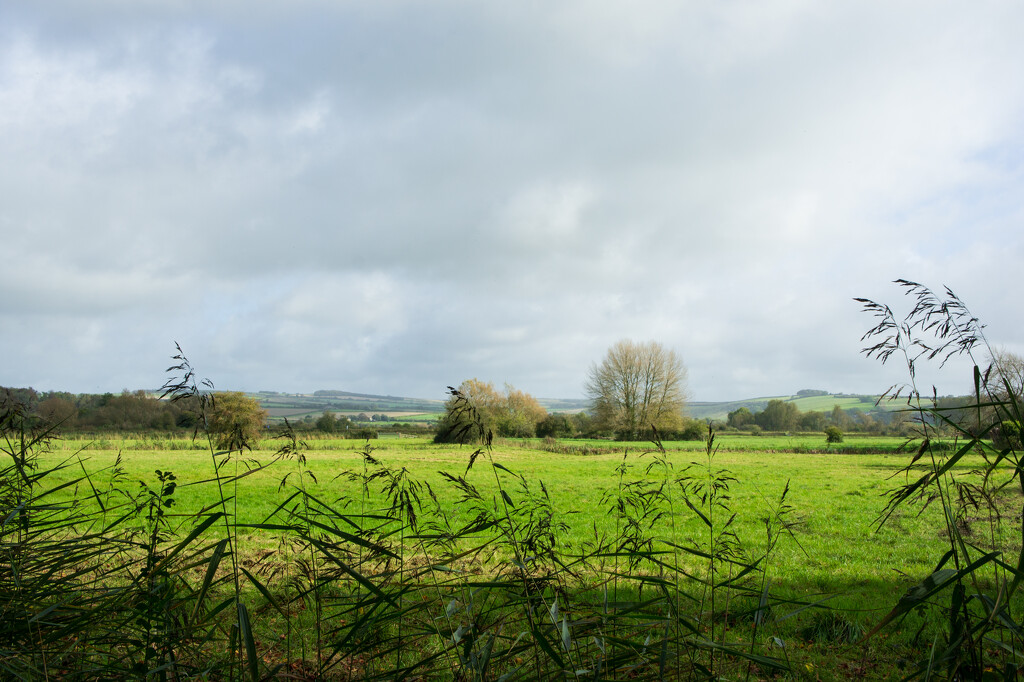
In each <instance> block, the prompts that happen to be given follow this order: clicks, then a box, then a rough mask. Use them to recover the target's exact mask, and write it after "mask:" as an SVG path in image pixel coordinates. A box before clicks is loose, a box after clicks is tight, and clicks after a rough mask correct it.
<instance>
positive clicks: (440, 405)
mask: <svg viewBox="0 0 1024 682" xmlns="http://www.w3.org/2000/svg"><path fill="white" fill-rule="evenodd" d="M802 393H804V395H780V396H765V397H762V398H747V399H744V400H731V401H727V402H691V403H687V405H686V414H687V415H688V416H690V417H693V418H694V419H701V420H706V419H718V420H722V421H724V420H725V419H726V418H727V417H728V415H729V413H730V412H732V411H734V410H738V409H740V408H741V407H745V408H747V409H748V410H750V411H751V412H760V411H761V410H763V409H764V408H765V406H767V405H768V401H769V400H783V401H785V402H790V403H793V404H795V405H796V406H797V407H798V408H799V409H800V411H801V412H811V411H814V410H816V411H819V412H830V411H831V410H832V408H833V407H834V406H835V405H839V407H841V408H842V409H844V410H849V409H853V408H858V409H860V410H863V411H864V412H868V411H870V410H872V409H874V408H875V401H877V400H878V396H877V395H854V394H850V393H825V392H824V391H814V392H813V393H815V395H806V394H807V393H809V392H807V391H805V392H802ZM252 396H253V397H254V398H256V399H258V400H259V401H260V404H261V405H263V408H264V409H265V410H267V412H268V413H269V415H270V418H271V420H280V419H283V418H284V417H287V418H289V419H302V418H304V417H306V416H307V415H308V416H311V417H314V418H315V417H318V416H319V415H321V414H323V412H324V411H325V410H327V411H330V412H335V413H338V414H344V415H357V414H360V413H366V414H368V415H373V414H386V415H388V416H389V417H392V418H397V419H401V420H406V419H408V420H409V421H433V420H434V419H436V418H437V415H439V414H441V413H442V412H444V401H443V400H430V399H426V398H403V397H400V396H392V395H375V394H372V393H353V392H351V391H338V390H321V391H315V392H313V393H275V392H273V391H260V392H259V393H254V394H252ZM537 402H539V403H540V404H541V405H542V406H543V407H544V408H545V409H546V410H548V411H549V412H570V413H576V412H581V411H583V410H586V409H588V408H589V407H590V403H589V401H587V400H585V399H583V398H538V399H537ZM901 406H902V403H900V404H898V405H897V404H894V405H888V404H885V403H883V404H881V405H880V406H879V407H883V408H885V409H895V408H897V407H901Z"/></svg>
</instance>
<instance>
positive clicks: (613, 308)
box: [0, 0, 1024, 401]
mask: <svg viewBox="0 0 1024 682" xmlns="http://www.w3.org/2000/svg"><path fill="white" fill-rule="evenodd" d="M1022 35H1024V4H1021V3H1018V2H1015V1H1006V2H998V1H985V0H980V1H978V2H972V3H933V2H923V1H921V2H917V1H914V2H907V1H903V0H886V2H863V1H862V0H856V1H853V0H839V1H837V2H827V3H823V2H820V1H817V0H806V1H804V0H757V1H753V0H721V1H717V2H680V1H676V0H672V1H664V2H662V1H654V0H639V1H636V2H630V3H622V2H606V1H604V0H565V1H558V2H536V1H533V0H524V1H522V2H461V1H456V0H415V1H414V0H408V1H406V0H389V1H387V2H381V1H380V0H367V1H360V0H352V1H336V0H329V1H328V0H323V1H314V0H297V1H292V2H264V1H262V0H246V1H245V2H242V1H241V0H225V1H223V2H217V3H202V2H184V1H182V2H171V1H169V0H168V1H160V0H152V1H142V2H135V1H131V2H128V1H127V0H96V1H94V2H89V3H81V2H77V1H72V0H55V1H53V2H47V3H38V2H35V1H34V0H33V1H31V2H29V1H25V2H23V1H20V0H13V1H12V0H7V1H5V2H4V3H3V4H2V5H0V239H2V254H3V256H2V262H3V265H2V267H0V355H2V357H3V362H2V363H0V385H6V386H33V387H35V388H36V389H37V390H68V391H72V392H105V391H115V392H116V391H120V390H121V389H123V388H129V389H136V388H154V387H158V386H160V385H161V384H162V383H163V382H164V381H165V379H167V378H168V376H169V375H167V374H165V370H166V369H167V367H168V366H170V365H171V364H173V363H172V362H171V360H170V358H171V356H172V355H173V354H174V353H175V352H176V351H175V343H178V344H180V346H181V348H182V349H183V351H184V352H185V354H186V355H187V357H188V358H189V359H190V361H191V362H192V364H193V366H194V367H195V368H196V371H197V373H198V374H199V375H200V376H204V377H208V378H209V379H210V380H211V381H212V382H213V383H214V384H215V385H216V387H217V388H219V389H232V390H246V391H258V390H272V391H286V392H311V391H315V390H319V389H337V390H348V391H355V392H364V393H376V394H390V395H403V396H409V397H419V398H444V396H445V387H446V386H448V385H458V383H459V382H461V381H463V380H464V379H468V378H471V377H477V378H479V379H482V380H484V381H491V382H494V384H495V385H496V386H499V387H500V386H501V385H503V384H505V383H508V384H511V385H514V386H515V387H516V388H518V389H521V390H524V391H527V392H529V393H532V394H533V395H535V396H537V397H541V398H578V397H583V396H584V393H585V391H584V384H585V381H586V375H587V372H588V370H589V369H590V368H591V366H592V365H593V364H594V363H595V362H600V360H601V359H602V358H603V356H604V354H605V352H606V351H607V349H608V348H609V347H610V346H611V345H612V344H614V343H615V342H617V341H618V340H620V339H625V338H629V339H633V340H636V341H648V340H650V341H656V342H659V343H661V344H662V345H663V346H665V347H667V348H670V349H672V350H674V351H675V352H676V353H677V354H678V355H679V356H680V357H681V358H682V359H683V362H684V364H685V366H686V368H687V370H688V389H689V395H690V397H691V398H692V399H693V400H698V401H725V400H737V399H743V398H750V397H759V396H772V395H786V394H791V393H795V392H796V391H798V390H800V389H805V388H814V389H824V390H828V391H832V392H851V393H879V392H881V391H883V390H885V389H887V388H888V387H889V386H890V385H892V384H893V383H899V382H902V381H906V378H907V377H906V369H905V367H901V366H900V365H899V363H898V362H896V361H892V362H890V363H888V364H886V365H885V366H883V365H881V364H880V363H878V362H877V361H874V360H870V359H867V358H865V357H864V356H863V354H862V353H860V349H861V348H862V347H863V346H864V343H863V342H862V341H861V340H860V338H861V335H862V334H863V333H864V332H865V331H866V330H867V329H868V328H869V327H871V326H872V325H873V324H874V320H873V319H872V318H871V317H870V316H868V315H866V314H864V313H863V312H861V310H860V306H859V305H858V304H857V303H855V302H854V301H853V298H854V297H866V298H870V299H873V300H878V301H881V302H884V303H887V304H890V305H891V306H892V307H893V309H894V311H895V312H896V314H897V315H902V314H903V313H905V312H906V311H907V310H908V309H909V307H908V304H909V301H908V300H907V298H906V297H905V296H904V295H903V294H902V292H901V290H900V288H899V287H897V286H895V285H893V284H892V281H893V280H894V279H896V278H906V279H910V280H914V281H918V282H921V283H924V284H926V285H928V286H930V287H932V288H935V289H937V290H940V291H941V289H942V287H944V286H948V287H950V288H951V289H952V290H953V291H954V292H955V293H956V294H957V295H959V296H960V298H961V299H963V300H964V301H965V302H966V303H967V305H968V306H969V308H970V309H971V311H972V312H973V313H974V314H975V315H977V316H978V317H979V318H980V319H981V320H982V322H984V323H985V324H986V325H987V328H986V329H985V333H986V335H987V338H988V340H989V342H990V343H991V344H992V345H994V346H999V347H1002V348H1005V349H1006V350H1009V351H1011V352H1017V353H1024V316H1022V315H1021V314H1020V310H1021V305H1020V301H1021V299H1020V291H1021V287H1020V273H1021V267H1022V264H1024V243H1022V235H1024V229H1022V226H1024V192H1022V191H1021V190H1022V186H1024V77H1022V71H1024V40H1021V36H1022ZM981 359H983V358H979V360H981ZM965 367H966V366H965V365H964V364H963V362H959V361H954V362H952V363H951V364H950V365H948V366H947V367H946V368H944V369H943V370H942V371H941V372H939V371H938V370H935V374H934V375H933V374H931V373H930V372H931V371H932V370H928V371H927V372H922V373H921V374H919V380H920V382H921V383H928V382H931V383H934V385H935V386H936V387H937V390H939V392H940V393H947V392H960V391H965V390H966V389H967V387H968V386H969V385H970V372H969V369H965ZM929 390H930V389H929Z"/></svg>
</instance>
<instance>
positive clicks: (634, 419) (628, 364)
mask: <svg viewBox="0 0 1024 682" xmlns="http://www.w3.org/2000/svg"><path fill="white" fill-rule="evenodd" d="M586 392H587V396H588V398H590V400H591V401H592V403H593V412H594V420H595V421H596V422H597V426H598V428H599V429H603V430H607V431H609V432H612V433H615V434H616V435H617V436H618V437H619V438H621V439H623V440H633V439H635V438H637V437H638V436H642V435H644V434H649V433H650V432H651V429H652V427H654V428H656V429H658V430H660V431H668V430H672V429H677V428H679V426H680V425H681V420H682V413H683V406H684V404H685V400H686V368H685V367H684V366H683V363H682V360H681V359H680V358H679V357H678V356H677V355H676V353H675V351H673V350H668V349H665V348H664V347H663V346H662V345H661V344H659V343H657V342H654V341H648V342H646V343H635V342H633V341H630V340H622V341H619V342H618V343H616V344H615V345H613V346H612V347H611V348H609V349H608V353H607V354H606V355H605V357H604V359H603V360H602V361H601V364H599V365H598V364H595V365H593V366H592V367H591V368H590V372H589V374H588V377H587V383H586Z"/></svg>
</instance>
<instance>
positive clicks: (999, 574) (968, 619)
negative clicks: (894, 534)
mask: <svg viewBox="0 0 1024 682" xmlns="http://www.w3.org/2000/svg"><path fill="white" fill-rule="evenodd" d="M896 283H897V284H898V285H899V286H900V287H901V288H902V289H903V290H904V293H905V294H907V295H908V296H910V297H911V299H912V302H913V306H912V309H911V310H910V312H909V313H907V314H906V316H904V317H903V318H898V317H897V316H896V315H895V314H894V313H893V311H892V309H891V308H890V307H889V306H887V305H884V304H880V303H876V302H874V301H871V300H867V299H857V301H858V302H860V303H861V304H862V305H863V307H864V310H865V311H866V312H868V313H869V314H871V315H872V316H874V317H875V318H876V324H875V326H874V327H873V328H872V329H870V330H869V331H868V332H867V333H866V334H865V335H864V337H863V339H862V340H868V341H869V343H871V345H869V346H868V347H866V348H865V349H864V352H865V354H866V355H867V356H868V357H873V358H877V359H878V360H880V361H881V362H883V363H885V362H887V361H889V360H892V359H898V360H900V361H902V362H903V363H904V364H905V366H906V369H907V376H908V381H907V383H906V384H902V385H897V386H893V387H892V388H890V389H889V391H888V392H887V393H886V396H883V398H884V397H887V396H891V397H902V398H903V399H905V400H906V405H907V407H906V409H907V411H908V412H910V413H911V414H912V415H913V417H914V421H915V425H916V428H917V439H916V440H915V441H914V442H913V444H912V445H913V449H912V450H911V451H912V453H913V456H912V458H911V460H910V462H909V463H908V464H907V466H906V468H905V469H904V472H903V473H904V475H905V477H906V480H907V481H908V482H907V483H906V484H905V485H902V486H899V487H897V488H895V489H893V490H892V491H891V493H890V496H889V499H888V504H887V506H886V508H885V509H884V511H883V512H882V514H881V515H880V517H879V519H878V524H879V525H880V526H881V525H882V524H885V523H886V522H887V521H889V520H890V519H891V518H892V516H893V514H894V513H896V512H897V510H899V509H901V508H903V507H906V506H908V505H911V504H915V503H916V504H919V505H921V506H922V507H924V506H928V505H931V504H935V505H938V506H939V507H940V508H941V510H942V519H943V524H944V528H943V529H942V530H943V534H944V536H945V537H946V538H947V539H948V547H947V549H946V551H945V552H944V553H943V555H942V556H941V557H938V558H937V560H936V564H935V569H934V571H933V572H932V573H931V574H930V575H929V576H927V577H926V578H925V579H924V580H923V581H921V582H920V583H919V584H917V585H915V586H914V587H912V588H911V589H910V590H909V591H908V592H907V593H906V594H905V595H903V597H902V598H900V599H899V601H898V602H897V603H896V605H895V606H894V608H893V609H892V611H890V612H889V613H888V614H887V615H886V616H885V617H884V618H882V619H881V621H880V622H879V623H877V625H876V626H875V627H874V628H873V629H872V630H871V632H869V633H868V635H867V637H871V636H873V635H875V634H876V633H877V632H879V631H880V630H882V629H883V628H885V627H886V626H888V625H890V624H892V623H894V622H897V621H904V620H906V619H908V618H911V617H912V616H913V615H914V614H922V613H928V612H933V611H934V612H938V614H939V615H940V616H941V619H942V622H944V623H945V629H944V631H943V632H941V633H938V634H935V635H933V637H932V639H931V642H930V643H929V646H928V654H927V657H926V658H925V659H923V660H921V661H920V662H919V663H918V665H917V667H916V669H915V670H914V672H913V674H912V675H911V676H910V677H919V678H922V679H933V678H939V679H947V680H968V679H969V680H975V679H977V680H981V679H1006V680H1011V679H1017V678H1018V676H1019V675H1020V673H1021V670H1022V665H1024V660H1022V659H1024V623H1022V621H1021V614H1020V613H1019V604H1020V599H1019V597H1020V595H1019V592H1020V589H1021V585H1022V581H1024V546H1022V548H1021V549H1020V550H1019V553H1018V554H1017V555H1016V556H1004V555H1003V554H1001V553H1000V551H998V549H997V547H996V546H995V537H996V535H997V534H998V532H999V530H1000V528H1001V526H1002V525H1003V524H1004V523H1006V514H1005V512H1004V510H1003V509H1002V508H1003V507H1010V508H1011V509H1012V505H1015V504H1019V499H1017V500H1014V498H1013V496H1012V495H1011V494H1010V493H1011V492H1014V491H1015V492H1017V493H1020V494H1024V478H1022V476H1021V459H1020V452H1019V450H1018V448H1019V445H1020V443H1019V440H1018V441H1017V442H1013V440H1012V439H1011V440H1010V442H1008V443H1007V444H1006V445H1005V446H1003V447H997V446H994V445H993V444H992V441H991V440H989V438H990V437H991V436H992V435H993V434H994V432H995V431H996V430H997V429H998V428H999V427H1000V425H1001V424H1002V423H1004V422H1009V423H1011V424H1017V425H1019V424H1020V423H1021V416H1022V413H1024V402H1022V400H1024V397H1022V396H1021V395H1020V394H1019V393H1017V392H1016V390H1015V389H1014V387H1013V386H1012V385H1011V382H1010V380H1009V377H1008V376H1006V374H1005V373H1004V372H1003V371H1002V368H1001V367H1000V366H999V365H998V364H992V365H990V366H989V367H987V368H985V369H982V365H981V364H980V363H979V361H978V359H977V357H976V355H977V354H978V353H982V352H984V353H986V354H987V355H988V357H995V354H993V353H992V349H991V348H990V347H989V345H988V342H987V340H986V338H985V335H984V333H983V329H984V326H983V325H982V324H981V323H980V322H979V320H978V319H977V318H976V317H974V316H973V315H972V314H971V313H970V311H969V310H968V308H967V306H966V305H965V304H964V303H963V301H961V300H960V298H958V297H957V296H956V295H955V294H954V293H953V292H952V291H950V290H949V289H948V288H947V289H945V291H944V292H943V293H941V294H936V293H935V292H933V291H932V290H930V289H929V288H927V287H925V286H922V285H920V284H918V283H916V282H910V281H906V280H897V282H896ZM954 357H966V358H968V359H969V360H971V362H972V365H973V400H972V403H971V404H970V405H969V409H967V410H964V409H963V408H960V409H958V410H951V409H945V408H942V407H941V406H939V405H938V401H937V400H936V399H935V397H934V390H933V391H932V397H931V398H929V397H928V395H927V393H924V392H922V390H921V389H920V388H919V386H918V385H917V369H918V366H919V364H920V363H922V362H927V361H938V362H939V363H941V364H945V363H946V362H947V361H948V360H950V359H951V358H954ZM940 426H942V427H945V428H946V429H948V430H951V431H952V432H953V433H954V434H955V437H956V438H955V446H954V447H953V448H951V449H948V448H942V449H940V448H937V447H936V446H935V436H936V431H937V429H938V427H940ZM972 453H980V454H981V455H982V457H983V458H984V462H985V465H984V467H983V469H982V470H981V471H980V472H979V473H980V482H977V480H976V478H970V477H967V478H965V477H963V476H962V475H958V474H957V473H956V469H954V467H955V466H956V465H957V463H958V462H960V461H961V460H962V459H963V458H965V457H967V456H968V455H970V454H972ZM1012 513H1014V515H1015V516H1016V518H1017V519H1018V522H1019V519H1020V514H1021V513H1024V509H1021V510H1020V511H1019V512H1018V511H1016V510H1013V512H1012ZM979 522H981V524H982V525H983V527H985V526H987V528H988V531H989V532H988V541H987V540H986V537H985V534H980V535H975V534H974V533H973V532H972V528H971V526H972V525H977V524H978V523H979ZM922 631H923V626H922Z"/></svg>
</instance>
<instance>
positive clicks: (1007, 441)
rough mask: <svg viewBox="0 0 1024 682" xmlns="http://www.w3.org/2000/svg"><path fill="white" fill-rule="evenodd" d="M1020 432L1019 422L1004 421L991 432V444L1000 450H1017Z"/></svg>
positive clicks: (1019, 443) (1019, 444)
mask: <svg viewBox="0 0 1024 682" xmlns="http://www.w3.org/2000/svg"><path fill="white" fill-rule="evenodd" d="M1020 432H1021V428H1020V423H1019V422H1015V421H1012V420H1009V419H1007V420H1004V421H1002V422H1000V423H999V426H998V427H996V428H995V429H994V430H993V433H992V444H993V445H995V446H996V447H997V448H1000V449H1005V448H1011V449H1013V450H1019V449H1020V446H1021V442H1020Z"/></svg>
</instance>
